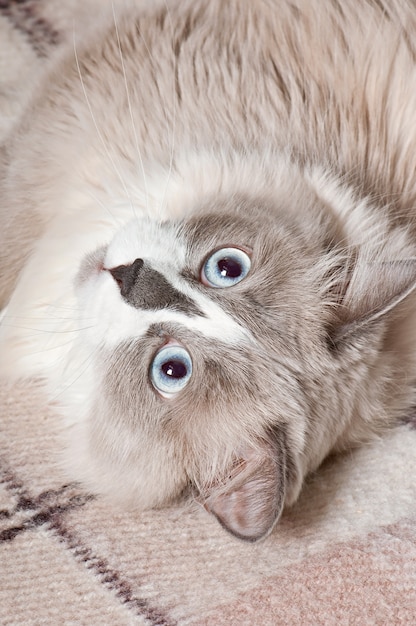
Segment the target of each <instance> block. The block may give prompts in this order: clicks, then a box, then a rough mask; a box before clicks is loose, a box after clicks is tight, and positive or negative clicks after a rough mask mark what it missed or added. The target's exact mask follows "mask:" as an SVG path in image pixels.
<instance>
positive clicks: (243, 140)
mask: <svg viewBox="0 0 416 626" xmlns="http://www.w3.org/2000/svg"><path fill="white" fill-rule="evenodd" d="M151 4H152V3H146V5H145V4H143V3H140V2H137V3H136V6H134V3H129V5H126V6H124V3H123V4H121V3H117V4H116V5H115V6H114V7H113V8H114V11H113V10H112V9H111V5H109V14H108V19H107V18H105V17H103V20H102V22H103V24H102V25H101V26H100V27H97V32H96V33H95V34H89V35H88V37H86V38H85V40H84V41H83V43H82V44H80V43H79V42H78V43H77V44H76V45H74V48H73V49H71V50H69V51H68V54H67V57H66V58H65V59H63V60H61V61H60V62H59V64H58V65H57V67H56V68H55V69H54V70H53V71H52V72H51V73H50V74H49V75H48V77H47V80H45V81H43V82H42V84H41V85H39V89H38V90H37V93H36V95H35V98H34V100H33V102H32V104H31V106H30V107H29V108H28V110H27V112H26V115H25V117H24V119H23V120H22V123H21V125H20V126H19V127H18V128H17V129H16V130H15V132H14V133H13V135H12V136H11V137H10V138H9V140H8V142H7V143H6V146H5V147H4V150H3V153H2V157H1V158H2V163H3V166H2V169H1V177H0V219H1V232H0V271H1V282H0V300H1V302H0V304H1V305H2V306H7V308H6V310H5V313H4V317H3V322H2V326H1V328H0V342H1V355H2V356H1V370H2V372H3V374H4V375H7V376H10V375H11V376H21V375H25V376H26V375H29V376H43V377H45V380H46V381H47V384H48V387H49V390H50V396H51V399H52V400H54V401H55V402H58V403H59V405H60V407H61V410H62V414H63V416H64V418H65V420H66V421H65V423H66V425H67V431H68V440H69V442H70V444H69V446H68V448H69V451H68V453H67V455H66V456H67V467H68V471H69V475H70V476H71V477H72V478H77V479H79V480H81V481H82V482H83V483H84V484H86V485H87V487H88V488H90V489H93V490H94V491H96V492H99V493H107V494H110V495H112V497H113V498H118V499H121V500H125V501H128V502H130V503H133V504H134V505H136V506H138V507H139V508H145V507H152V506H162V505H164V504H166V503H169V502H173V501H175V500H176V499H177V498H178V497H180V496H183V495H184V494H187V495H189V494H191V495H193V496H194V497H196V498H197V499H198V501H200V502H202V503H203V504H204V505H205V507H206V508H207V509H208V510H209V511H211V512H212V513H213V514H214V515H216V517H217V518H218V519H219V521H220V522H221V523H222V524H223V525H224V526H225V527H226V528H227V529H228V530H230V531H231V532H232V533H233V534H235V535H236V536H238V537H241V538H243V539H247V540H251V541H254V540H257V539H259V538H261V537H263V536H265V535H267V534H268V533H269V532H270V531H271V529H272V528H273V526H274V524H275V522H276V521H277V520H278V518H279V516H280V514H281V512H282V509H283V507H284V505H290V504H292V503H293V502H294V501H295V500H296V498H297V497H298V495H299V491H300V489H301V487H302V483H303V479H304V477H305V476H306V474H307V473H308V472H310V471H312V470H314V469H315V468H317V467H318V466H319V464H320V463H321V462H322V460H323V459H324V458H325V457H326V456H327V455H328V454H329V453H330V452H332V451H336V450H340V449H344V448H346V447H348V446H351V445H356V444H357V443H359V442H362V441H364V440H366V439H368V438H369V437H371V436H373V435H374V434H378V433H381V432H382V430H383V429H384V428H386V427H388V426H390V425H392V424H394V423H396V421H397V420H399V419H400V418H402V417H403V416H405V415H406V414H408V413H409V411H410V410H411V408H412V406H413V405H414V403H415V400H416V398H415V378H416V332H415V316H416V310H415V306H416V300H415V298H416V296H415V293H414V291H415V287H416V263H415V252H416V215H415V207H416V194H415V182H416V64H415V63H416V61H415V60H416V44H415V42H416V3H415V2H413V1H406V0H390V1H387V0H378V1H376V0H373V1H372V0H368V1H366V2H357V0H343V2H338V1H337V0H323V1H322V2H321V1H320V2H314V1H313V0H312V1H311V0H290V1H289V0H225V1H224V0H171V1H168V2H166V3H164V2H163V3H158V4H157V5H156V4H155V5H153V6H151Z"/></svg>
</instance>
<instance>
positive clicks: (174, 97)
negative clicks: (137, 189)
mask: <svg viewBox="0 0 416 626" xmlns="http://www.w3.org/2000/svg"><path fill="white" fill-rule="evenodd" d="M164 4H165V8H166V14H167V17H168V20H169V25H170V30H171V35H172V39H173V24H172V18H171V14H170V11H169V7H168V4H167V2H166V0H164ZM177 63H178V59H177V57H176V56H175V66H174V71H173V116H172V134H171V137H172V142H171V151H170V158H169V170H168V175H167V178H166V185H165V189H164V191H163V196H162V200H161V203H160V207H159V216H160V214H161V213H163V209H164V206H165V203H166V197H167V194H168V188H169V183H170V179H171V176H172V170H173V155H174V151H175V133H176V106H177V100H178V95H177V92H176V84H175V81H176V68H177ZM159 216H158V218H159V219H160V217H159Z"/></svg>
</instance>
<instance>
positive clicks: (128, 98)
mask: <svg viewBox="0 0 416 626" xmlns="http://www.w3.org/2000/svg"><path fill="white" fill-rule="evenodd" d="M111 8H112V12H113V20H114V28H115V31H116V38H117V46H118V50H119V55H120V63H121V68H122V71H123V80H124V87H125V90H126V97H127V105H128V109H129V117H130V121H131V126H132V130H133V137H134V142H135V145H136V150H137V155H138V158H139V161H140V169H141V173H142V176H143V185H144V195H145V203H146V212H147V214H149V190H148V185H147V179H146V171H145V167H144V163H143V157H142V153H141V150H140V145H139V139H138V135H137V128H136V124H135V121H134V116H133V109H132V106H131V98H130V92H129V86H128V81H127V74H126V66H125V63H124V57H123V51H122V48H121V42H120V34H119V30H118V24H117V17H116V12H115V7H114V1H113V0H112V1H111Z"/></svg>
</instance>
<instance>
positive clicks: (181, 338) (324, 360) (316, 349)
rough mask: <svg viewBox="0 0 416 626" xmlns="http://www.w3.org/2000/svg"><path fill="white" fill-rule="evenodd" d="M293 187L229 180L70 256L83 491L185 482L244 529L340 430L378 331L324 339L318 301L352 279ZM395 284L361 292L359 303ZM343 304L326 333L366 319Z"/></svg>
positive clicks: (330, 236) (268, 512) (146, 493)
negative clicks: (78, 259) (276, 193)
mask: <svg viewBox="0 0 416 626" xmlns="http://www.w3.org/2000/svg"><path fill="white" fill-rule="evenodd" d="M295 193H296V192H295V190H294V191H293V196H295ZM295 199H296V198H295ZM296 200H297V202H296V203H295V204H294V206H301V205H302V206H303V207H304V208H305V211H304V212H303V211H296V210H293V208H292V207H289V206H288V205H287V204H285V201H282V200H281V201H280V202H277V201H276V200H274V199H272V198H270V197H257V198H256V197H248V196H241V197H239V196H236V195H235V194H233V195H231V196H229V197H224V198H218V197H216V198H215V200H214V199H211V200H207V201H205V202H204V203H203V204H202V205H201V206H200V207H199V208H197V209H196V210H195V211H194V212H193V213H192V215H191V216H190V217H187V218H184V219H182V220H180V221H176V222H173V221H163V222H157V221H153V220H149V219H142V220H139V219H137V220H134V221H132V222H131V223H129V224H127V226H126V227H124V228H123V229H122V230H120V231H119V232H118V233H117V234H116V236H115V237H114V239H113V240H112V241H111V242H110V244H109V245H107V246H104V247H102V248H100V249H99V250H97V251H96V252H95V253H93V254H91V255H89V256H88V257H87V258H86V259H85V261H84V263H83V266H82V267H81V269H80V272H79V274H78V281H77V282H78V286H77V290H78V295H79V301H80V306H81V308H82V310H83V315H84V318H85V322H86V324H85V325H86V331H85V332H84V333H83V334H82V337H81V341H82V343H83V348H84V350H86V352H87V359H86V362H87V367H83V370H82V374H81V375H82V376H83V377H84V378H85V380H86V383H85V384H86V385H87V386H88V394H86V397H87V396H88V397H89V399H90V400H89V406H88V408H87V410H86V412H85V414H86V419H85V420H84V432H83V435H82V437H81V438H83V439H84V442H83V446H84V449H83V452H82V453H80V455H79V456H80V457H82V456H84V468H83V470H82V471H83V479H84V480H85V481H86V482H89V483H90V484H92V485H93V486H94V488H95V489H96V488H97V487H98V488H99V489H100V490H102V491H108V492H112V493H113V494H115V495H116V496H117V495H118V496H119V497H120V498H122V499H127V500H130V501H132V502H134V503H135V504H137V505H138V506H140V507H142V508H145V507H151V506H159V505H163V504H165V503H167V502H169V501H172V500H174V499H175V498H177V497H178V496H180V495H181V494H182V493H183V492H185V491H187V490H189V489H192V490H193V492H194V493H196V495H197V498H199V499H200V501H201V502H202V503H203V504H204V505H205V507H206V508H207V509H208V510H209V511H211V512H212V513H214V514H215V515H216V516H217V518H218V519H219V520H220V522H221V523H222V524H223V525H224V526H226V527H227V528H228V529H229V530H230V531H231V532H232V533H234V534H235V535H237V536H239V537H242V538H244V539H248V540H256V539H258V538H260V537H262V536H264V535H266V534H267V533H268V532H269V531H270V530H271V529H272V527H273V525H274V523H275V521H276V520H277V519H278V517H279V516H280V513H281V511H282V508H283V505H284V504H285V503H286V504H287V503H291V502H293V501H294V500H295V499H296V497H297V495H298V493H299V490H300V486H301V483H302V479H303V477H304V475H305V473H307V471H309V470H310V469H312V468H314V467H316V466H317V465H318V464H319V463H320V462H321V461H322V459H323V458H324V457H325V456H326V455H327V454H328V452H329V450H330V449H331V447H333V445H334V443H335V442H336V441H337V439H338V438H339V437H340V436H341V433H342V432H343V429H345V427H346V425H347V424H348V421H349V420H350V419H351V415H352V411H353V409H354V407H353V403H354V402H355V400H354V398H355V396H356V395H357V394H359V393H360V392H359V388H360V384H364V383H363V381H364V382H365V381H366V376H367V372H368V370H371V367H372V359H376V354H377V352H376V350H375V348H374V345H375V344H376V343H377V342H378V341H379V336H380V335H379V333H378V332H376V333H375V334H373V333H370V334H368V333H366V332H365V333H364V334H363V333H362V331H361V330H359V332H355V331H354V332H352V339H351V338H349V339H348V341H345V340H344V339H342V340H341V342H340V345H338V346H335V345H334V343H333V342H332V343H331V339H330V332H331V331H330V326H331V323H332V322H333V320H334V311H333V309H334V306H333V305H334V299H335V300H338V307H339V302H340V301H339V298H340V294H344V296H345V302H346V300H347V297H348V294H349V291H348V290H349V289H350V285H354V280H353V279H352V278H351V276H350V275H349V276H347V277H346V272H345V267H344V268H341V270H340V257H339V256H337V254H336V253H335V252H334V250H335V249H336V247H337V245H338V243H339V242H338V239H340V240H341V241H342V240H343V237H344V234H343V231H342V228H340V227H339V224H338V222H337V220H336V219H334V218H333V216H331V211H330V209H328V207H327V206H326V205H325V204H324V203H323V202H322V201H320V200H319V199H318V198H317V197H316V196H314V194H313V193H309V192H308V193H302V197H299V198H297V199H296ZM308 203H309V204H310V206H308ZM306 216H309V217H308V218H306ZM338 231H339V232H338ZM385 265H386V264H384V266H385ZM373 267H374V265H373ZM380 267H382V266H380ZM338 274H339V275H340V276H342V277H343V278H344V281H345V284H344V286H342V285H341V284H340V283H339V282H337V280H338V279H339V275H338ZM411 275H412V276H413V271H412V272H411ZM412 276H411V277H410V274H409V280H410V279H411V280H413V277H412ZM336 279H337V280H336ZM369 280H370V283H369V286H367V287H366V290H368V288H371V289H373V284H372V279H371V275H370V274H369ZM407 280H408V279H407V278H406V280H405V283H404V284H405V286H406V285H407V282H406V281H407ZM397 284H398V283H397ZM402 287H403V285H399V287H394V288H393V287H392V293H391V294H387V295H386V296H385V295H383V297H385V298H386V301H385V302H381V303H379V302H378V301H377V300H376V299H374V300H373V301H372V300H371V298H368V294H365V302H366V306H367V308H369V309H370V311H375V312H377V306H385V305H386V304H387V303H388V302H389V298H390V297H393V296H394V295H395V293H396V290H397V289H398V290H399V291H400V290H401V289H402ZM406 288H407V287H406ZM358 293H359V296H360V298H362V297H363V296H362V294H363V293H364V292H363V290H362V288H361V286H359V289H358ZM345 294H347V295H345ZM396 295H397V294H396ZM350 309H351V319H348V315H347V317H346V320H345V322H343V323H342V324H341V326H342V327H343V328H344V330H343V331H342V332H341V336H342V337H344V336H345V332H346V331H345V328H347V329H348V328H350V327H351V328H355V327H356V326H357V319H358V322H359V320H360V319H364V320H366V319H367V318H368V319H370V318H369V316H368V310H367V309H366V308H365V307H358V305H357V303H356V302H353V305H351V307H350ZM345 310H346V311H347V307H345ZM377 315H378V314H377ZM366 316H367V317H366ZM370 317H371V316H370ZM87 322H88V323H87ZM360 324H363V325H364V326H366V323H365V321H364V322H362V323H361V322H360V323H358V326H357V327H358V328H359V329H360V328H361V325H360ZM337 332H338V333H339V328H338V331H337ZM348 332H349V331H348ZM348 332H347V334H348ZM341 344H342V345H341ZM79 348H80V345H79V344H76V345H75V350H78V349H79ZM340 380H342V381H343V383H342V385H341V384H339V381H340ZM365 384H366V383H365ZM357 390H358V391H357Z"/></svg>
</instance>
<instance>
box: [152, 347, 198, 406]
mask: <svg viewBox="0 0 416 626" xmlns="http://www.w3.org/2000/svg"><path fill="white" fill-rule="evenodd" d="M149 375H150V380H151V383H152V385H153V387H154V388H155V389H156V390H157V391H158V392H159V393H160V394H161V395H162V396H163V397H164V398H170V397H171V396H173V395H175V394H176V393H178V392H179V391H181V390H182V389H184V387H186V385H187V384H188V382H189V380H190V378H191V375H192V361H191V357H190V355H189V352H188V351H187V350H186V349H185V348H183V347H182V346H178V345H167V346H164V347H163V348H161V349H160V350H159V351H158V352H157V353H156V355H155V356H154V358H153V361H152V363H151V364H150V371H149Z"/></svg>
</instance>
